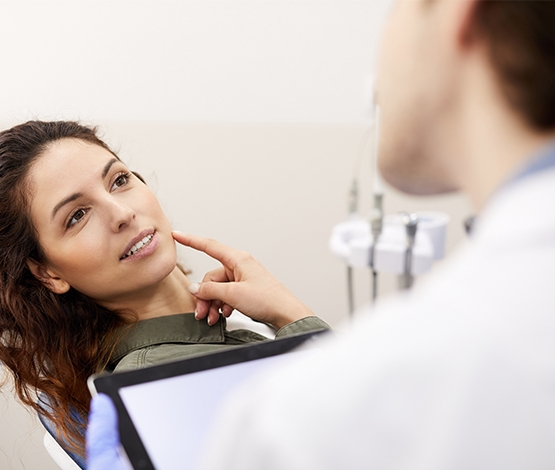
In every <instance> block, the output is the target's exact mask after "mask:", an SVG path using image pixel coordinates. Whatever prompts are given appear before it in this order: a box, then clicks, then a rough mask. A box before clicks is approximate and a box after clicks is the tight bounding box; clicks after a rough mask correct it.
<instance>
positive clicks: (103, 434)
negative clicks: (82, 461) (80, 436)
mask: <svg viewBox="0 0 555 470" xmlns="http://www.w3.org/2000/svg"><path fill="white" fill-rule="evenodd" d="M119 446H120V441H119V431H118V415H117V412H116V407H115V406H114V403H113V402H112V400H111V399H110V397H108V395H104V394H100V395H97V396H96V397H94V398H93V399H92V401H91V411H90V414H89V425H88V427H87V469H88V470H107V469H110V470H127V469H128V468H129V466H128V465H126V464H125V463H124V461H123V460H122V459H121V457H120V455H119V453H118V448H119Z"/></svg>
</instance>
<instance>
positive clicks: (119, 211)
mask: <svg viewBox="0 0 555 470" xmlns="http://www.w3.org/2000/svg"><path fill="white" fill-rule="evenodd" d="M110 214H111V216H110V223H111V226H112V230H113V231H115V232H119V231H120V230H122V229H124V228H125V227H127V226H128V225H129V224H130V223H131V221H132V220H133V219H134V218H135V211H134V210H133V208H131V207H130V206H129V205H127V204H124V203H122V202H121V201H118V200H116V199H112V200H111V201H110Z"/></svg>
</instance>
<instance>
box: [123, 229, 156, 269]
mask: <svg viewBox="0 0 555 470" xmlns="http://www.w3.org/2000/svg"><path fill="white" fill-rule="evenodd" d="M137 240H138V241H137ZM129 246H131V248H129ZM157 246H158V238H157V237H156V231H155V230H152V229H147V230H143V231H142V232H141V233H140V234H139V235H137V236H136V237H135V238H134V239H133V240H132V241H131V242H130V243H129V245H128V246H127V248H126V250H127V251H126V252H125V254H124V255H123V256H122V257H121V258H120V260H121V261H129V260H133V259H140V258H144V257H145V256H148V255H150V254H151V253H152V252H154V250H156V247H157ZM128 248H129V249H128Z"/></svg>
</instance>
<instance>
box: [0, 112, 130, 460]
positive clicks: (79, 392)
mask: <svg viewBox="0 0 555 470" xmlns="http://www.w3.org/2000/svg"><path fill="white" fill-rule="evenodd" d="M61 139H80V140H83V141H86V142H88V143H92V144H95V145H99V146H101V147H103V148H105V149H107V150H108V151H110V152H111V153H112V154H114V152H112V151H111V150H110V148H109V147H108V146H107V145H106V144H105V143H104V142H103V141H102V140H100V138H99V137H98V136H97V129H96V128H90V127H87V126H83V125H81V124H79V123H77V122H64V121H58V122H42V121H29V122H27V123H25V124H21V125H18V126H15V127H13V128H11V129H8V130H5V131H3V132H0V361H1V362H2V363H4V364H5V365H6V366H7V368H8V370H9V371H10V372H11V375H12V376H13V381H14V385H15V391H16V393H17V396H18V397H19V399H20V400H21V401H22V402H23V403H24V404H25V405H27V406H29V407H31V408H33V409H35V410H36V411H37V412H38V413H39V414H41V415H43V416H45V417H46V418H47V419H48V420H50V421H52V422H53V423H54V424H55V426H56V428H57V430H58V432H59V433H60V434H61V435H62V436H63V438H64V440H65V441H66V442H67V443H68V447H69V449H70V450H72V451H75V452H77V453H79V454H81V455H84V435H83V433H82V430H83V428H84V426H85V423H86V419H87V414H88V409H89V402H90V394H89V392H88V389H87V385H86V381H87V378H88V377H89V376H90V375H91V374H93V373H95V372H98V371H99V370H102V369H103V368H104V367H105V366H106V364H107V362H108V359H109V356H110V353H111V350H112V348H113V345H114V343H115V341H116V337H115V335H116V334H117V333H116V332H117V330H118V329H119V328H120V327H121V326H122V325H123V324H124V320H123V319H122V318H121V317H120V316H119V315H117V314H116V312H112V311H110V310H108V309H106V308H104V307H101V306H100V305H98V304H96V303H95V302H93V301H92V300H91V299H89V298H88V297H86V296H85V295H83V294H81V293H80V292H78V291H76V290H74V289H70V290H69V291H68V292H67V293H65V294H62V295H57V294H54V293H52V292H51V291H50V290H49V289H48V288H47V287H45V286H44V285H43V284H42V283H41V282H40V281H39V280H37V279H36V278H35V277H34V276H33V275H32V274H31V272H30V271H29V269H28V267H27V261H28V260H29V259H32V260H35V261H37V262H39V263H40V262H43V261H44V260H45V257H44V252H43V250H42V248H41V246H40V245H39V243H38V236H37V233H36V230H35V229H34V227H33V223H32V220H31V217H30V214H29V188H28V182H27V180H26V179H27V175H28V173H29V170H30V168H31V166H32V165H33V163H34V162H35V161H36V160H37V159H38V158H39V157H40V156H41V155H42V154H43V153H44V152H45V151H46V149H47V148H48V146H49V145H51V144H52V143H53V142H55V141H58V140H61ZM114 155H115V154H114ZM115 156H116V155H115ZM116 158H117V156H116ZM40 396H44V397H47V403H48V404H47V405H45V403H44V400H41V399H39V397H40ZM41 401H43V402H42V403H41Z"/></svg>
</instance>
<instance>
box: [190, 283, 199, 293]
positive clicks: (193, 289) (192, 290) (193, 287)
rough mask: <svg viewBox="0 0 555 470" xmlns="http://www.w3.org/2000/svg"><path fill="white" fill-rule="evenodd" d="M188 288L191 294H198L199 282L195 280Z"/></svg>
mask: <svg viewBox="0 0 555 470" xmlns="http://www.w3.org/2000/svg"><path fill="white" fill-rule="evenodd" d="M188 289H189V292H190V293H191V294H198V291H199V290H200V284H199V283H198V282H195V283H194V284H189V287H188Z"/></svg>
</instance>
